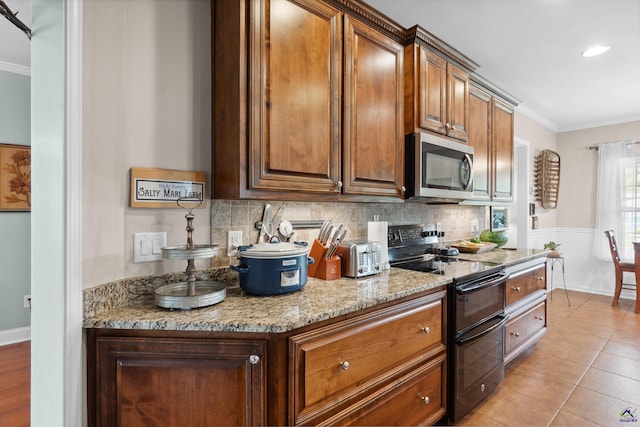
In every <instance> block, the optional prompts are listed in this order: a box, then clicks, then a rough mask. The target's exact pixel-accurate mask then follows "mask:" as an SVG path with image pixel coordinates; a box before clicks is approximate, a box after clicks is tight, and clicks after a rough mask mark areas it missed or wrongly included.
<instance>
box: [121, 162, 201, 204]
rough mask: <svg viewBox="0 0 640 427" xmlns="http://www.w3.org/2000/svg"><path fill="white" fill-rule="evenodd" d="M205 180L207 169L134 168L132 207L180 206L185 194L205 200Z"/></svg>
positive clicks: (132, 172)
mask: <svg viewBox="0 0 640 427" xmlns="http://www.w3.org/2000/svg"><path fill="white" fill-rule="evenodd" d="M205 180H206V173H205V172H189V171H178V170H171V169H156V168H138V167H134V168H131V207H132V208H177V207H178V205H177V201H178V199H181V198H189V199H199V200H201V201H203V200H204V198H205V197H206V193H205ZM200 207H204V204H201V205H200Z"/></svg>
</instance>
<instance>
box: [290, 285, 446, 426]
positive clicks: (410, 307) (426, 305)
mask: <svg viewBox="0 0 640 427" xmlns="http://www.w3.org/2000/svg"><path fill="white" fill-rule="evenodd" d="M443 316H444V310H443V296H440V297H438V298H437V299H435V300H433V299H430V298H429V299H424V298H420V299H417V300H414V301H411V302H408V303H406V304H402V305H400V306H397V307H390V308H389V309H387V310H381V311H379V312H374V313H372V314H371V315H368V316H361V317H358V318H354V319H350V320H347V321H344V322H341V323H337V324H332V325H328V326H327V327H324V328H318V329H315V330H312V331H309V332H307V333H304V334H300V335H295V336H293V337H291V339H290V352H289V354H290V357H291V363H290V367H291V370H290V372H291V378H290V381H289V383H290V384H292V385H293V396H292V397H293V399H294V402H293V405H292V407H290V413H291V416H290V419H289V421H290V423H291V424H292V425H310V424H313V425H316V424H325V423H326V424H328V425H335V424H350V425H356V424H361V425H372V424H374V425H403V423H404V422H407V423H408V425H416V423H418V424H424V423H428V422H435V421H437V420H438V419H439V418H441V417H442V416H443V415H444V414H445V405H444V399H443V396H444V394H443V393H442V384H444V382H443V381H444V378H445V375H444V372H445V371H444V368H443V365H444V362H445V359H444V354H445V352H446V346H445V342H444V337H446V331H445V329H444V325H445V321H444V317H443ZM433 360H438V362H436V363H435V367H433V366H432V367H431V369H429V370H428V371H426V372H425V366H427V365H430V364H431V363H432V361H433ZM434 379H437V380H438V381H437V382H438V385H437V387H436V386H435V384H434V381H435V380H434ZM400 384H404V385H403V386H400ZM411 388H415V393H413V392H409V391H408V390H409V389H411ZM407 394H408V395H411V396H413V397H415V398H412V399H409V400H408V401H407V402H400V400H401V399H400V396H406V395H407ZM416 396H421V397H422V398H420V397H416ZM383 401H389V402H394V403H393V404H392V406H398V405H404V404H405V403H406V404H407V406H406V407H405V408H404V413H393V412H394V411H390V410H389V408H386V409H385V411H381V410H380V405H381V403H380V402H383ZM337 411H338V412H337ZM387 411H388V412H389V413H387ZM383 412H384V414H383ZM379 416H381V417H382V418H380V419H378V418H377V417H379ZM430 416H432V418H430Z"/></svg>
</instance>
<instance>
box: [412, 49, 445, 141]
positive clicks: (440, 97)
mask: <svg viewBox="0 0 640 427" xmlns="http://www.w3.org/2000/svg"><path fill="white" fill-rule="evenodd" d="M418 69H419V73H420V78H419V79H418V81H419V85H420V87H419V89H418V96H419V97H420V103H419V105H420V127H421V128H423V129H427V130H432V131H434V132H438V133H441V134H443V135H444V134H446V133H447V128H446V124H447V110H446V106H447V61H445V60H444V59H442V58H441V57H439V56H438V55H436V54H434V53H431V52H429V51H428V50H426V49H425V48H422V47H421V48H420V63H419V67H418Z"/></svg>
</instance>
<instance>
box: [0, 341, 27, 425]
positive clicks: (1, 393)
mask: <svg viewBox="0 0 640 427" xmlns="http://www.w3.org/2000/svg"><path fill="white" fill-rule="evenodd" d="M30 366H31V342H30V341H25V342H21V343H18V344H11V345H6V346H1V347H0V426H2V427H5V426H6V427H23V426H24V427H28V426H29V418H30V405H29V401H30V392H31V372H30Z"/></svg>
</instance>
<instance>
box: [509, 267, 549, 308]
mask: <svg viewBox="0 0 640 427" xmlns="http://www.w3.org/2000/svg"><path fill="white" fill-rule="evenodd" d="M546 287H547V265H546V264H542V265H538V266H535V267H531V268H527V269H524V270H522V271H517V272H514V273H512V274H511V276H510V277H509V279H508V280H507V287H506V300H505V304H506V305H509V304H513V303H514V302H516V301H518V300H520V299H522V298H524V297H525V296H527V295H529V294H531V293H532V292H535V291H537V290H538V289H545V288H546Z"/></svg>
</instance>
